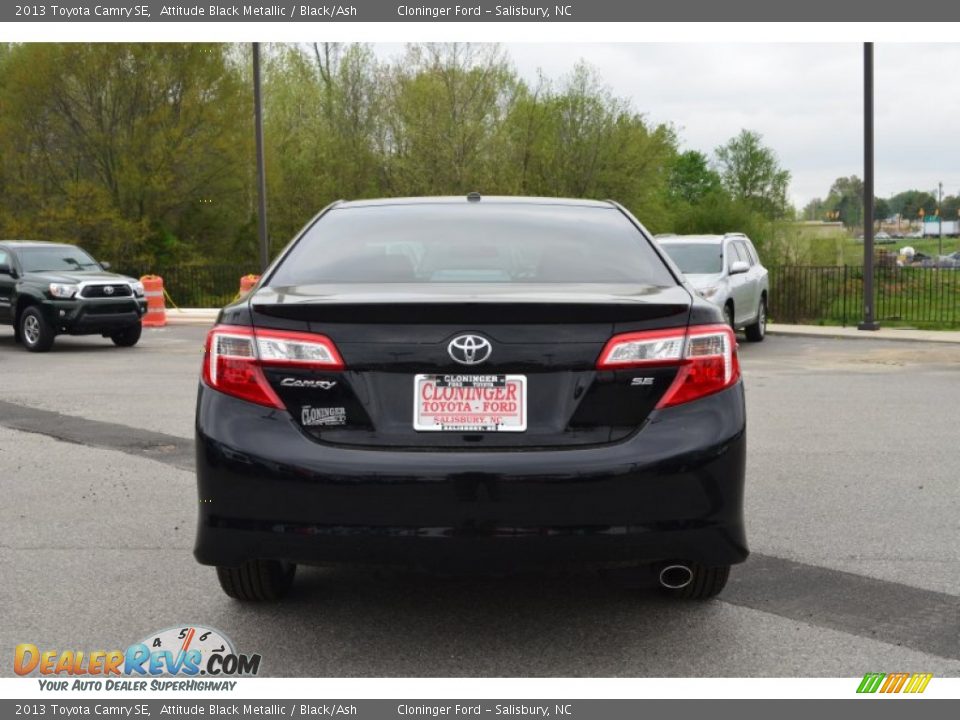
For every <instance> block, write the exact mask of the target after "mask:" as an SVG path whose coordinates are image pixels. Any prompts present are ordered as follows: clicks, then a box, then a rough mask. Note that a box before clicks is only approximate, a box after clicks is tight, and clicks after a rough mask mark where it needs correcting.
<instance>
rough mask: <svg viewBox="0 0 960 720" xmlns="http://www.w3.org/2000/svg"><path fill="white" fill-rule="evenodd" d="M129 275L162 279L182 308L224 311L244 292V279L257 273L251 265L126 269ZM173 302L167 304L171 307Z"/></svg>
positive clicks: (167, 289)
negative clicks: (151, 276) (153, 276)
mask: <svg viewBox="0 0 960 720" xmlns="http://www.w3.org/2000/svg"><path fill="white" fill-rule="evenodd" d="M118 272H122V273H124V274H125V275H130V276H132V277H142V276H143V275H159V276H161V277H162V278H163V287H164V289H165V290H166V291H167V293H168V294H169V295H170V298H172V300H173V302H174V303H176V305H177V306H179V307H203V308H218V307H223V306H224V305H226V304H228V303H229V302H230V301H231V300H233V299H234V298H235V297H236V296H237V293H238V291H239V290H240V278H242V277H243V276H244V275H248V274H250V273H255V272H256V268H255V267H251V266H250V265H180V266H174V267H169V268H161V269H157V268H144V267H124V268H121V269H119V270H118ZM169 304H170V300H167V305H168V306H169Z"/></svg>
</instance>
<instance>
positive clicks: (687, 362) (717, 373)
mask: <svg viewBox="0 0 960 720" xmlns="http://www.w3.org/2000/svg"><path fill="white" fill-rule="evenodd" d="M654 366H661V367H662V366H667V367H670V366H675V367H677V374H676V376H675V377H674V379H673V382H672V383H671V384H670V387H669V388H667V391H666V392H665V393H664V394H663V396H662V397H661V398H660V401H659V402H658V403H657V408H664V407H670V406H672V405H680V404H681V403H686V402H690V401H691V400H696V399H698V398H701V397H705V396H707V395H712V394H713V393H716V392H720V391H721V390H725V389H726V388H728V387H730V386H732V385H733V384H734V383H736V382H737V380H738V379H739V378H740V361H739V359H738V357H737V338H736V336H735V335H734V334H733V330H731V329H730V327H729V326H727V325H694V326H691V327H689V328H671V329H668V330H654V331H647V332H637V333H625V334H623V335H616V336H614V337H612V338H610V340H609V341H608V342H607V344H606V346H605V347H604V349H603V352H601V353H600V358H599V360H597V369H598V370H621V369H629V368H642V367H654Z"/></svg>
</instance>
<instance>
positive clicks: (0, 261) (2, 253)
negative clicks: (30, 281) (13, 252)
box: [0, 248, 11, 265]
mask: <svg viewBox="0 0 960 720" xmlns="http://www.w3.org/2000/svg"><path fill="white" fill-rule="evenodd" d="M10 264H11V262H10V256H9V255H7V251H6V250H4V249H3V248H0V265H10Z"/></svg>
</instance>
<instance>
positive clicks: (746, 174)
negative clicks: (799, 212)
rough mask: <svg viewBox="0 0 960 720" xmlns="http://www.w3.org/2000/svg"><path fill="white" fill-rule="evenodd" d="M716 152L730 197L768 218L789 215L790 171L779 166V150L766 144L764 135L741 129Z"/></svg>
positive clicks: (721, 175)
mask: <svg viewBox="0 0 960 720" xmlns="http://www.w3.org/2000/svg"><path fill="white" fill-rule="evenodd" d="M715 154H716V157H717V165H718V166H719V169H720V177H721V178H722V180H723V186H724V188H725V189H726V190H727V192H729V193H730V195H731V197H733V198H734V199H736V200H741V201H744V202H747V203H749V204H750V205H751V206H753V207H754V208H756V209H757V210H758V211H759V212H761V213H762V214H763V215H765V216H766V217H769V218H780V217H784V216H785V215H787V213H788V203H787V187H788V186H789V184H790V173H789V171H787V170H784V169H782V168H781V167H780V163H779V160H778V159H777V155H776V153H775V152H774V151H773V150H772V149H770V148H768V147H765V146H764V145H763V136H762V135H760V134H759V133H757V132H753V131H751V130H742V131H741V132H740V134H739V135H737V136H736V137H735V138H731V139H730V140H729V141H728V142H727V143H726V144H724V145H721V146H720V147H718V148H717V149H716V153H715Z"/></svg>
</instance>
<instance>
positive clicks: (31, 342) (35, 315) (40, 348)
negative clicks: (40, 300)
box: [19, 307, 57, 352]
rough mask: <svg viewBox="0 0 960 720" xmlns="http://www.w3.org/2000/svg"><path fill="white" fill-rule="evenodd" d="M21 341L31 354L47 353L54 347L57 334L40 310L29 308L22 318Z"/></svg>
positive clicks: (20, 325)
mask: <svg viewBox="0 0 960 720" xmlns="http://www.w3.org/2000/svg"><path fill="white" fill-rule="evenodd" d="M19 328H20V340H21V342H23V346H24V347H25V348H26V349H27V350H29V351H30V352H46V351H47V350H49V349H50V348H51V347H53V340H54V338H55V337H56V336H57V334H56V333H55V332H54V331H53V328H52V327H50V324H49V323H48V322H47V321H46V320H45V319H44V317H43V313H41V312H40V310H39V308H35V307H28V308H27V309H26V310H24V311H23V314H22V315H21V316H20V324H19Z"/></svg>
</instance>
